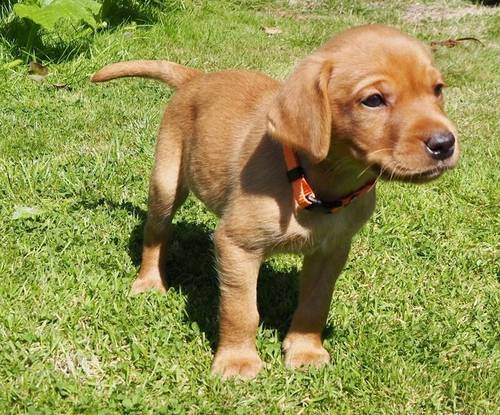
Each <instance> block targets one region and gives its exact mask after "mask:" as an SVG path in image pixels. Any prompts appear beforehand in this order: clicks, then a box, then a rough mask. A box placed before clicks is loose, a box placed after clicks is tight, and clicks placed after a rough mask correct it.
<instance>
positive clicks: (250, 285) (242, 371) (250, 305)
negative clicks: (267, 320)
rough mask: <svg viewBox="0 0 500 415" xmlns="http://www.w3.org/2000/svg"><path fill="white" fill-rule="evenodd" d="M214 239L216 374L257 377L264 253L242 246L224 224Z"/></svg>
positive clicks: (259, 365)
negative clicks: (218, 294) (259, 290)
mask: <svg viewBox="0 0 500 415" xmlns="http://www.w3.org/2000/svg"><path fill="white" fill-rule="evenodd" d="M214 239H215V248H216V252H217V263H218V272H219V285H220V292H221V297H220V309H219V344H218V347H217V352H216V354H215V358H214V362H213V365H212V373H214V374H217V375H220V376H222V377H223V378H230V377H237V376H240V377H244V378H253V377H255V376H256V375H257V373H258V372H259V371H260V369H261V368H262V361H261V360H260V358H259V356H258V354H257V350H256V348H255V335H256V331H257V326H258V324H259V313H258V311H257V277H258V274H259V267H260V264H261V261H262V255H261V254H260V253H257V252H249V251H247V250H245V249H243V248H241V247H239V246H238V245H237V244H235V243H234V241H232V240H231V238H230V237H228V236H227V235H226V232H225V231H224V229H223V228H222V227H221V228H219V229H217V231H216V233H215V238H214Z"/></svg>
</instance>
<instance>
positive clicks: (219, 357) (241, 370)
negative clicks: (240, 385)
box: [212, 350, 263, 379]
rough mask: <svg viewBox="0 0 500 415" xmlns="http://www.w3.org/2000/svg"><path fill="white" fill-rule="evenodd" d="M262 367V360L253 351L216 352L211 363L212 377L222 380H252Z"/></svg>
mask: <svg viewBox="0 0 500 415" xmlns="http://www.w3.org/2000/svg"><path fill="white" fill-rule="evenodd" d="M262 367H263V363H262V360H260V357H259V356H258V355H257V352H255V351H240V350H221V351H217V354H216V355H215V357H214V362H213V363H212V375H218V376H220V377H222V379H231V378H243V379H253V378H254V377H255V376H257V373H259V372H260V370H261V369H262Z"/></svg>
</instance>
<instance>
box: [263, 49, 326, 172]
mask: <svg viewBox="0 0 500 415" xmlns="http://www.w3.org/2000/svg"><path fill="white" fill-rule="evenodd" d="M331 72H332V64H331V62H325V60H324V59H323V58H320V57H317V56H313V57H311V58H309V59H306V60H305V61H303V62H302V63H301V64H300V65H299V66H298V68H297V69H296V70H295V72H293V74H292V75H291V76H290V78H289V79H288V80H287V81H286V82H285V83H284V84H283V86H282V87H281V90H280V91H279V92H278V95H277V97H276V100H275V102H274V103H273V105H272V107H271V110H270V111H269V114H268V116H267V130H268V132H269V133H270V134H271V136H273V137H274V138H276V139H277V140H279V141H280V142H282V143H283V144H286V145H289V146H290V147H292V148H293V149H295V150H298V151H301V152H303V153H304V154H306V155H307V156H309V157H310V158H311V160H312V161H313V162H315V163H319V162H320V161H321V160H323V159H324V158H325V157H326V156H327V154H328V150H329V148H330V136H331V124H332V116H331V113H330V102H329V99H328V81H329V79H330V76H331Z"/></svg>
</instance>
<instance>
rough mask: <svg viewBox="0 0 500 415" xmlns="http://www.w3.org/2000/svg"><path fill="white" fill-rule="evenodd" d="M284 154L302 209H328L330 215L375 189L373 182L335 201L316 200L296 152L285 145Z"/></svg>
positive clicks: (291, 181) (295, 196)
mask: <svg viewBox="0 0 500 415" xmlns="http://www.w3.org/2000/svg"><path fill="white" fill-rule="evenodd" d="M283 154H284V155H285V163H286V168H287V172H286V175H287V176H288V180H289V182H290V183H291V184H292V189H293V197H294V199H295V201H296V202H297V204H298V205H299V206H300V207H301V208H302V209H312V208H314V207H321V208H323V209H326V211H327V212H328V213H334V212H336V211H338V210H340V209H341V208H343V207H346V206H348V205H349V204H350V203H351V202H352V201H353V200H354V199H356V198H357V197H359V196H362V195H364V194H365V193H368V192H369V191H370V190H372V189H373V188H374V187H375V181H376V180H371V181H369V182H368V183H367V184H365V185H364V186H362V187H360V188H359V189H358V190H355V191H354V192H352V193H349V194H348V195H347V196H344V197H342V198H340V199H337V200H333V201H327V202H325V201H322V200H319V199H318V198H316V195H315V194H314V192H313V191H312V189H311V186H309V183H308V182H307V180H306V178H305V173H304V169H302V167H301V166H300V163H299V159H298V158H297V155H296V154H295V153H294V151H293V150H292V149H291V148H290V147H288V146H287V145H283Z"/></svg>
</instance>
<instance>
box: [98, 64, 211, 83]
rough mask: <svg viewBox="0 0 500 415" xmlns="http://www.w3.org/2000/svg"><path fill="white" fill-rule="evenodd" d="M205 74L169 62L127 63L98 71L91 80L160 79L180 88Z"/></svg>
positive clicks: (112, 65) (109, 66)
mask: <svg viewBox="0 0 500 415" xmlns="http://www.w3.org/2000/svg"><path fill="white" fill-rule="evenodd" d="M201 74H203V72H201V71H199V70H197V69H194V68H189V67H187V66H183V65H179V64H178V63H174V62H168V61H146V60H141V61H127V62H118V63H112V64H111V65H108V66H105V67H104V68H102V69H101V70H99V71H97V72H96V73H95V74H94V76H93V77H92V78H91V81H92V82H105V81H110V80H111V79H116V78H124V77H129V76H140V77H142V78H151V79H158V80H159V81H163V82H165V83H166V84H168V85H170V86H172V87H174V88H179V87H180V86H181V85H183V84H185V83H186V82H188V81H190V80H191V79H193V78H196V77H197V76H199V75H201Z"/></svg>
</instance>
